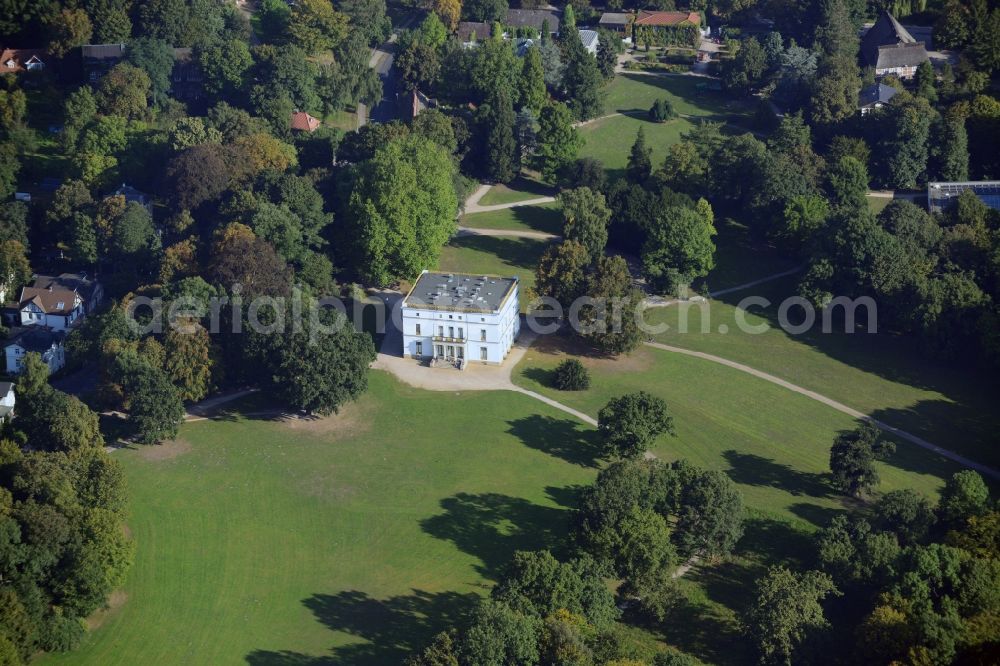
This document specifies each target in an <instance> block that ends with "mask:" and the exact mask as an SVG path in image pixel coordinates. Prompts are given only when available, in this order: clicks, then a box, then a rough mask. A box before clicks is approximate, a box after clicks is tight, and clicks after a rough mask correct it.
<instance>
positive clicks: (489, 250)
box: [450, 236, 545, 272]
mask: <svg viewBox="0 0 1000 666" xmlns="http://www.w3.org/2000/svg"><path fill="white" fill-rule="evenodd" d="M450 245H451V246H452V247H456V248H465V249H468V250H475V251H476V252H483V253H485V254H492V255H494V256H496V257H498V258H500V259H502V260H503V261H505V262H506V263H507V264H509V265H510V266H512V267H514V268H523V269H525V270H530V271H532V272H534V270H535V266H536V265H537V264H538V260H539V258H541V256H542V252H544V251H545V242H544V241H539V240H534V239H531V238H503V237H498V236H457V237H455V238H452V239H451V243H450ZM471 272H475V271H471Z"/></svg>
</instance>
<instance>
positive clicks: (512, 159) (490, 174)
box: [479, 88, 521, 183]
mask: <svg viewBox="0 0 1000 666" xmlns="http://www.w3.org/2000/svg"><path fill="white" fill-rule="evenodd" d="M514 119H515V116H514V105H513V103H512V102H511V99H510V95H509V94H508V92H507V90H505V89H504V88H498V89H496V90H495V91H494V93H493V94H491V95H490V96H489V98H488V99H487V102H486V104H484V105H483V107H482V108H481V110H480V115H479V123H480V126H481V128H482V130H481V131H482V132H483V134H484V137H485V147H484V152H485V158H486V177H487V178H488V179H490V180H492V181H494V182H496V183H509V182H510V181H512V180H514V178H515V177H516V176H517V174H518V172H519V171H520V168H521V167H520V164H519V163H518V159H517V157H518V154H517V141H516V140H515V138H514Z"/></svg>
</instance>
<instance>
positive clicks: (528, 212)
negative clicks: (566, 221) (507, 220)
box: [511, 195, 563, 235]
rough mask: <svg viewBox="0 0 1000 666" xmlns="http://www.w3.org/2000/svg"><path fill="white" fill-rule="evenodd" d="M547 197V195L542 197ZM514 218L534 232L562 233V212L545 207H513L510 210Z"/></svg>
mask: <svg viewBox="0 0 1000 666" xmlns="http://www.w3.org/2000/svg"><path fill="white" fill-rule="evenodd" d="M542 196H548V195H542ZM511 212H512V213H513V215H514V218H515V219H516V220H517V221H518V222H521V223H522V224H524V225H525V226H526V227H529V228H531V229H534V230H535V231H544V232H546V233H550V234H556V235H559V234H561V233H562V227H563V216H562V210H561V209H559V208H552V207H546V206H515V207H514V208H511Z"/></svg>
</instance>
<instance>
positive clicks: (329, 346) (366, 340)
mask: <svg viewBox="0 0 1000 666" xmlns="http://www.w3.org/2000/svg"><path fill="white" fill-rule="evenodd" d="M309 316H310V317H312V316H315V317H316V321H315V322H312V321H311V322H310V323H309V324H307V325H306V326H303V327H302V330H299V331H293V332H291V333H290V334H286V335H285V337H284V338H283V339H282V340H281V341H280V343H279V345H278V348H277V350H276V356H277V364H276V368H275V372H274V386H275V388H276V389H277V391H278V393H279V394H280V395H281V397H282V398H283V399H284V400H285V401H287V402H288V404H290V405H291V406H293V407H295V408H296V409H301V410H303V411H306V412H308V413H310V414H321V415H324V416H325V415H327V414H331V413H332V412H336V411H337V410H338V409H340V407H342V406H343V405H344V403H346V402H348V401H350V400H354V399H356V398H357V397H358V396H360V395H361V394H362V393H364V392H365V390H366V389H367V388H368V365H369V364H370V363H371V362H372V361H374V360H375V345H374V343H373V342H372V338H371V336H370V335H368V334H367V333H364V332H362V331H356V330H355V329H354V327H353V326H351V324H350V322H348V321H347V318H346V317H345V316H344V315H342V314H340V313H337V312H336V311H332V310H328V309H321V310H316V311H313V312H312V313H310V315H309Z"/></svg>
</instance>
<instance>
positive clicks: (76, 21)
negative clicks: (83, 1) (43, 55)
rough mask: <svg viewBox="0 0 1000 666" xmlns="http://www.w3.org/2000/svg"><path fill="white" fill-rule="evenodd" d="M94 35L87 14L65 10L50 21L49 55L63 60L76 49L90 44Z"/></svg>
mask: <svg viewBox="0 0 1000 666" xmlns="http://www.w3.org/2000/svg"><path fill="white" fill-rule="evenodd" d="M93 33H94V28H93V26H92V25H91V24H90V18H89V17H88V16H87V12H85V11H83V10H82V9H63V10H62V11H61V12H59V13H58V14H56V15H55V16H53V17H52V19H51V20H50V21H49V26H48V34H49V53H51V54H52V55H54V56H55V57H57V58H62V57H63V56H65V55H66V54H67V53H69V52H70V51H71V50H72V49H74V48H75V47H77V46H81V45H83V44H89V43H90V38H91V36H92V35H93Z"/></svg>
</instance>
